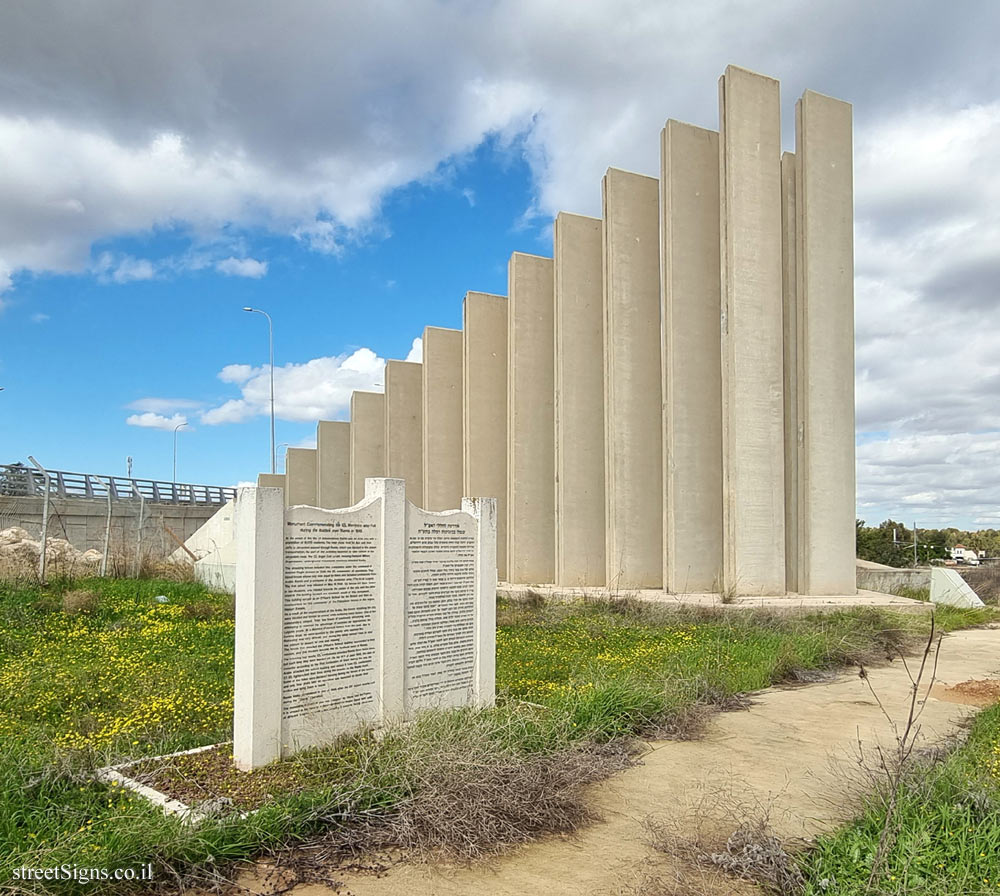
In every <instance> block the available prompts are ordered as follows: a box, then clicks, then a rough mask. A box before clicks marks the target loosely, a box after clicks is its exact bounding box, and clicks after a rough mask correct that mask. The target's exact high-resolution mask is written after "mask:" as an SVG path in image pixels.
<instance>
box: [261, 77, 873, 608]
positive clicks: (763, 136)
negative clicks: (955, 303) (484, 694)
mask: <svg viewBox="0 0 1000 896" xmlns="http://www.w3.org/2000/svg"><path fill="white" fill-rule="evenodd" d="M719 88H720V90H719V94H720V102H719V108H720V115H719V130H718V131H712V130H706V129H704V128H699V127H694V126H692V125H687V124H683V123H681V122H677V121H673V120H671V121H668V122H667V124H666V126H665V128H664V129H663V131H662V134H661V170H660V176H659V178H654V177H647V176H643V175H640V174H633V173H630V172H627V171H622V170H618V169H615V168H611V169H609V170H608V172H607V173H606V175H605V176H604V179H603V183H602V191H603V192H602V195H603V214H602V217H601V218H600V219H597V218H588V217H583V216H579V215H572V214H566V213H560V214H559V215H558V216H557V218H556V220H555V226H554V250H553V257H552V258H540V257H538V256H534V255H526V254H522V253H514V255H513V256H512V257H511V259H510V264H509V272H508V295H507V296H506V297H504V296H497V295H488V294H484V293H477V292H470V293H468V294H467V295H466V296H465V300H464V306H463V327H462V329H461V330H449V329H442V328H438V327H427V328H426V329H425V331H424V335H423V362H422V363H420V364H416V363H410V362H405V361H389V362H388V364H387V366H386V370H385V393H384V394H378V393H370V392H355V393H354V395H353V397H352V400H351V418H350V421H349V422H325V421H324V422H321V423H319V425H318V429H317V448H316V449H314V450H313V449H294V448H293V449H289V451H288V455H287V466H286V471H287V472H286V474H285V477H279V478H278V480H274V479H272V478H271V477H270V476H268V475H262V476H261V478H260V484H262V485H276V484H283V485H284V486H285V491H286V501H287V503H288V504H289V505H292V504H303V503H304V504H318V505H319V506H324V507H340V506H346V505H349V504H352V503H355V502H356V501H357V500H359V499H360V497H361V496H362V495H363V494H364V480H365V478H366V477H381V476H388V477H396V478H402V479H405V480H406V483H407V485H406V487H407V494H408V496H409V497H410V499H411V500H412V501H413V502H414V503H416V504H419V505H422V506H423V507H424V508H426V509H429V510H443V509H448V508H454V507H458V506H459V504H460V502H461V498H462V496H463V495H468V496H483V497H496V498H497V499H498V502H499V513H498V552H497V553H498V567H499V574H500V577H501V579H504V580H507V581H510V582H512V583H555V584H557V585H562V586H567V587H575V586H594V587H597V586H607V587H616V588H618V589H628V588H666V589H667V590H669V591H674V592H692V591H693V592H698V591H727V592H730V593H736V594H782V593H785V592H786V591H787V592H798V593H803V594H851V593H854V590H855V584H854V583H855V568H854V555H855V548H854V537H855V515H854V514H855V507H854V503H855V486H854V312H853V308H854V293H853V183H852V177H853V175H852V168H853V165H852V135H851V107H850V106H849V105H848V104H847V103H844V102H841V101H839V100H835V99H831V98H829V97H826V96H822V95H820V94H817V93H813V92H811V91H806V93H805V94H804V95H803V96H802V98H801V99H800V100H799V101H798V103H797V105H796V128H795V152H794V153H792V152H786V153H784V154H782V152H781V126H780V105H779V87H778V82H777V81H775V80H773V79H771V78H767V77H764V76H761V75H758V74H755V73H753V72H749V71H747V70H745V69H740V68H736V67H733V66H730V67H729V68H727V69H726V72H725V74H724V75H723V76H722V78H721V79H720V85H719Z"/></svg>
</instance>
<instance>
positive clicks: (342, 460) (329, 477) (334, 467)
mask: <svg viewBox="0 0 1000 896" xmlns="http://www.w3.org/2000/svg"><path fill="white" fill-rule="evenodd" d="M316 498H317V501H318V504H319V506H320V507H324V508H326V509H327V510H334V509H336V508H338V507H350V506H351V424H350V423H348V422H346V421H343V420H321V421H320V422H319V423H317V424H316Z"/></svg>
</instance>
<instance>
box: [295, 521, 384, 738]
mask: <svg viewBox="0 0 1000 896" xmlns="http://www.w3.org/2000/svg"><path fill="white" fill-rule="evenodd" d="M378 549H379V533H378V526H377V524H376V523H375V522H374V521H371V520H366V519H364V518H357V517H353V518H348V519H336V518H332V519H331V518H327V519H313V520H305V521H303V520H299V519H294V518H293V519H286V522H285V564H284V573H285V589H284V590H285V604H284V614H283V615H284V644H283V651H282V656H283V668H282V717H283V718H284V719H286V720H288V719H297V718H303V717H307V716H313V715H315V714H318V713H323V712H329V711H331V710H342V709H349V708H353V707H365V706H369V705H370V704H373V703H374V702H375V686H376V668H375V664H376V660H377V655H378V645H377V631H376V623H377V618H376V599H377V585H378V580H377V568H378V566H377V563H378Z"/></svg>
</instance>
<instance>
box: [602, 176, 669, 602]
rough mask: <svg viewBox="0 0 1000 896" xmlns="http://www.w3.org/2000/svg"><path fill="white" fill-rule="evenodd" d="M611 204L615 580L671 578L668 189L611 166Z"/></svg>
mask: <svg viewBox="0 0 1000 896" xmlns="http://www.w3.org/2000/svg"><path fill="white" fill-rule="evenodd" d="M602 193H603V206H604V216H603V217H604V228H603V243H604V388H605V402H604V413H605V416H604V432H605V443H606V444H605V468H606V499H605V507H606V517H607V540H606V545H607V557H606V565H607V584H608V586H609V587H617V588H659V587H661V586H662V584H663V504H662V502H663V472H662V470H663V428H662V424H661V415H662V413H663V406H662V386H661V374H660V221H659V217H660V212H659V204H660V195H659V184H658V182H657V179H656V178H655V177H645V176H643V175H640V174H632V173H630V172H627V171H620V170H618V169H616V168H609V169H608V172H607V174H605V176H604V180H603V182H602Z"/></svg>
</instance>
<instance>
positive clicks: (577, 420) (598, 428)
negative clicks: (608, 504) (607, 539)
mask: <svg viewBox="0 0 1000 896" xmlns="http://www.w3.org/2000/svg"><path fill="white" fill-rule="evenodd" d="M553 242H554V253H555V259H554V263H555V264H554V269H555V277H554V289H555V408H554V411H555V456H556V482H555V521H556V533H555V534H556V570H555V572H556V577H555V582H556V584H557V585H564V586H574V587H579V586H591V587H593V586H600V585H603V584H604V583H605V581H606V574H607V571H606V569H605V553H604V551H605V544H604V365H603V364H600V363H596V360H597V359H598V358H601V357H603V355H604V305H603V302H604V298H603V282H604V279H603V260H602V255H603V250H602V246H601V220H600V218H585V217H582V216H581V215H568V214H566V213H565V212H560V213H559V215H558V216H557V217H556V220H555V224H554V226H553Z"/></svg>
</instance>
